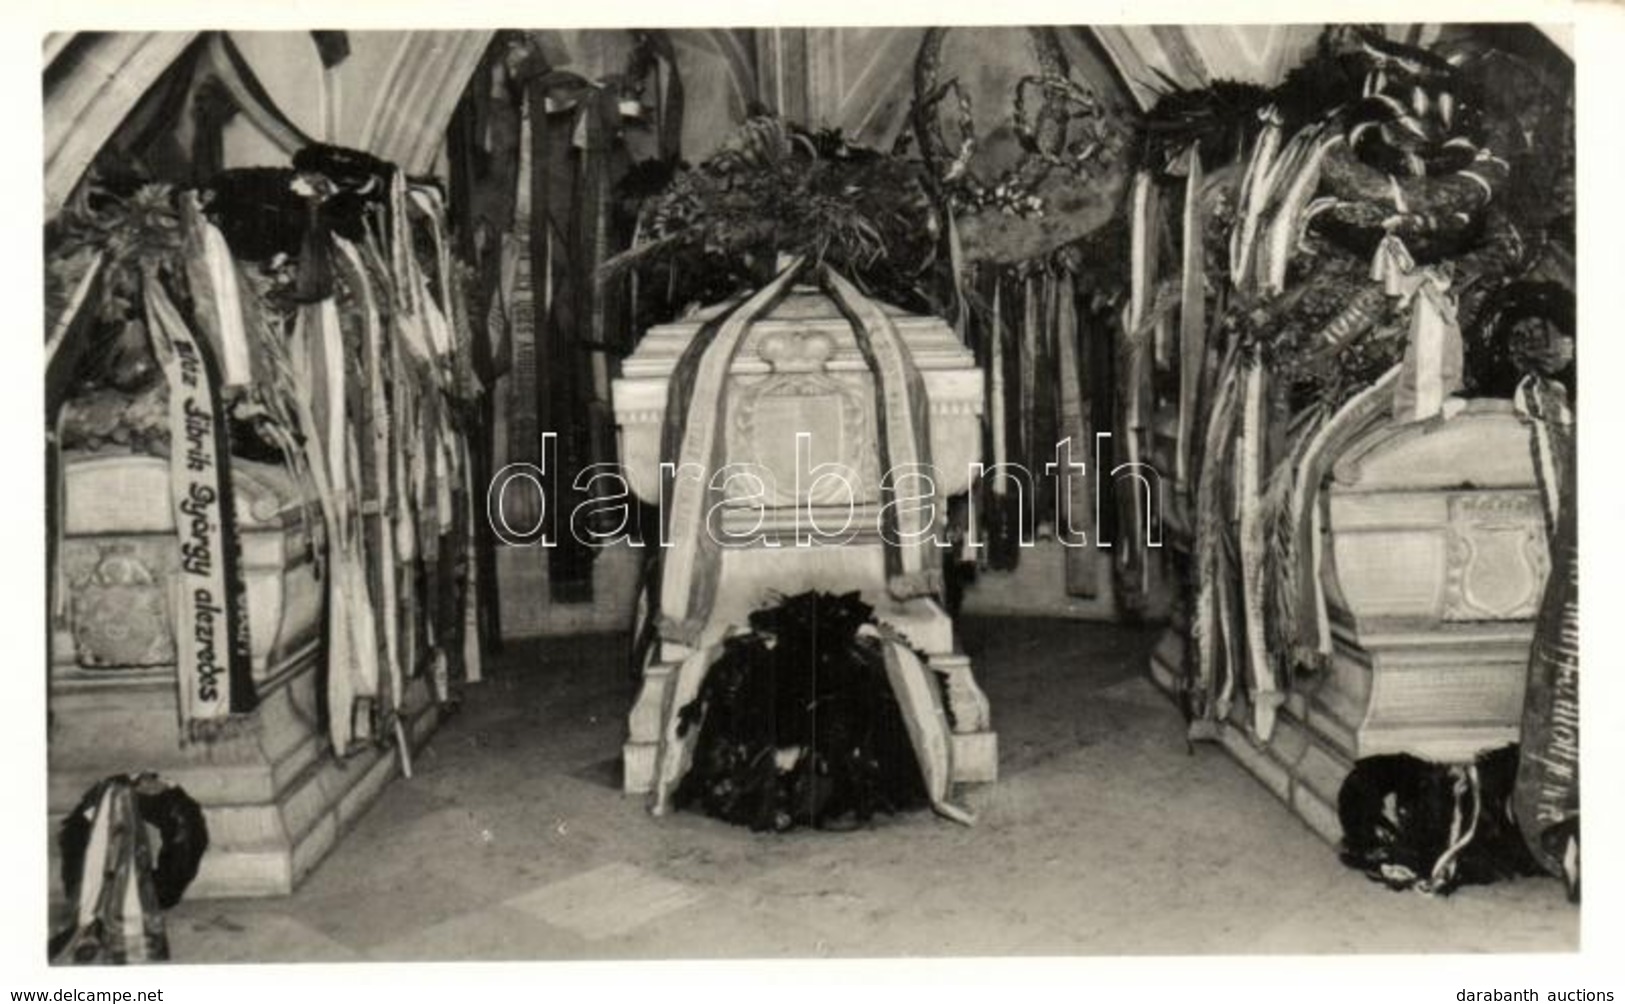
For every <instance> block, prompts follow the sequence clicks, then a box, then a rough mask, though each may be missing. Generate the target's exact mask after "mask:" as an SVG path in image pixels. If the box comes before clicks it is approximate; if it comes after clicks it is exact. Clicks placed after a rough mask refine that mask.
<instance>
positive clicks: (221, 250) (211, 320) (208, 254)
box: [181, 192, 255, 388]
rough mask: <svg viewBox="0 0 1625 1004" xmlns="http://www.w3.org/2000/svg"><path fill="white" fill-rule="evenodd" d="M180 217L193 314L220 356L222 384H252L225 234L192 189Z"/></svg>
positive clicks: (250, 362)
mask: <svg viewBox="0 0 1625 1004" xmlns="http://www.w3.org/2000/svg"><path fill="white" fill-rule="evenodd" d="M181 220H182V225H183V227H184V228H185V231H186V241H187V245H188V251H189V253H188V254H187V255H186V274H187V286H188V288H189V289H190V290H191V293H192V300H193V309H192V316H193V317H194V318H195V319H196V321H197V323H198V327H199V328H200V329H201V331H202V332H203V334H204V336H205V337H207V338H208V339H209V342H210V344H211V345H212V347H213V348H214V350H215V358H217V359H218V360H219V361H220V384H221V387H222V388H234V387H248V386H252V385H253V384H254V382H255V373H254V362H253V356H254V353H253V351H252V349H251V348H250V345H251V342H250V339H249V337H248V326H247V323H246V319H245V315H244V313H243V295H242V290H241V288H240V286H239V284H238V276H237V263H236V261H235V260H234V259H233V258H232V256H231V249H230V248H229V247H228V246H227V244H226V238H225V235H224V234H222V233H221V232H220V228H218V227H216V226H215V225H214V224H213V223H211V222H209V220H208V219H207V218H206V217H205V216H204V215H203V211H202V209H201V208H200V207H199V205H198V197H197V194H196V193H195V192H189V193H187V194H186V196H185V197H184V198H183V199H182V200H181Z"/></svg>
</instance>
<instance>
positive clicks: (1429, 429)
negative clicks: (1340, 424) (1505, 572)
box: [1329, 398, 1535, 495]
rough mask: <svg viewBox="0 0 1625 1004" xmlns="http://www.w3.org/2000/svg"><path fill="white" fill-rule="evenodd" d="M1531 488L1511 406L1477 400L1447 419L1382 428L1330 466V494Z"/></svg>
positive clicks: (1525, 436)
mask: <svg viewBox="0 0 1625 1004" xmlns="http://www.w3.org/2000/svg"><path fill="white" fill-rule="evenodd" d="M1534 484H1535V468H1534V459H1533V455H1532V453H1531V449H1530V430H1529V426H1528V425H1527V424H1525V422H1524V421H1523V420H1522V419H1520V418H1519V417H1518V416H1517V414H1516V413H1515V412H1514V411H1513V410H1512V402H1510V401H1503V400H1498V399H1491V398H1480V399H1474V400H1471V401H1468V402H1466V407H1465V408H1464V409H1463V410H1462V412H1461V413H1460V414H1457V415H1455V416H1453V417H1451V418H1449V419H1444V420H1434V421H1427V422H1412V423H1409V424H1406V425H1392V424H1384V425H1382V426H1381V427H1379V428H1377V429H1375V430H1373V431H1371V432H1369V433H1366V434H1365V435H1364V436H1362V437H1360V438H1359V439H1357V440H1356V441H1355V442H1354V443H1353V445H1351V446H1350V447H1349V448H1348V449H1347V450H1345V451H1344V453H1343V455H1342V456H1341V457H1339V458H1338V460H1337V463H1336V464H1335V465H1333V467H1332V482H1331V485H1330V487H1329V491H1330V492H1331V493H1332V494H1333V495H1337V494H1344V493H1368V492H1387V491H1410V492H1415V491H1435V490H1440V489H1468V488H1476V489H1485V488H1516V489H1528V488H1531V487H1533V486H1534Z"/></svg>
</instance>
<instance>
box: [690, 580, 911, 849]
mask: <svg viewBox="0 0 1625 1004" xmlns="http://www.w3.org/2000/svg"><path fill="white" fill-rule="evenodd" d="M866 627H868V628H871V629H873V630H869V631H865V630H864V628H866ZM750 628H751V630H750V633H749V634H742V635H736V636H734V637H732V638H729V639H728V640H727V641H726V642H724V645H723V651H722V655H721V657H720V658H718V660H717V661H716V663H715V664H714V665H713V666H712V667H711V670H710V673H709V674H708V675H707V676H706V679H705V683H704V684H703V685H702V686H701V688H700V692H699V695H698V696H697V697H696V698H695V699H694V701H693V702H691V703H690V704H688V705H687V706H686V707H684V708H683V709H682V710H681V711H680V712H679V713H678V720H679V723H680V724H679V729H681V730H682V734H683V735H687V734H688V730H690V729H698V730H699V735H698V739H697V742H696V743H695V747H694V760H693V765H692V766H691V767H690V768H689V771H688V774H687V775H686V776H685V777H684V778H683V780H682V782H681V784H679V786H678V788H677V791H676V796H675V803H676V805H677V807H678V808H686V807H688V806H691V805H697V806H699V807H700V809H702V810H703V811H704V812H706V813H707V814H708V815H712V816H715V817H717V818H718V819H722V820H726V821H727V822H730V823H734V824H736V825H739V826H749V827H750V828H751V829H752V830H756V831H774V832H783V831H785V830H790V829H793V828H795V827H798V826H811V827H815V828H820V829H840V828H849V827H852V826H856V825H859V824H862V823H864V822H867V821H868V820H870V819H871V818H873V816H874V815H875V813H877V812H886V813H896V812H901V811H904V810H908V809H915V808H920V807H923V806H924V805H925V804H926V801H927V799H926V791H925V782H924V780H923V779H922V777H921V773H920V766H919V762H918V760H916V758H915V755H914V748H913V746H912V745H911V744H910V741H909V736H908V732H907V730H906V728H905V727H904V723H903V713H902V710H901V709H900V708H899V706H898V703H897V699H896V697H895V696H894V695H893V693H892V689H891V684H890V682H889V679H888V677H887V674H886V667H885V650H884V647H883V646H885V645H887V644H891V643H892V640H894V639H893V638H892V636H890V635H889V634H888V633H887V629H886V628H884V627H882V626H881V625H879V624H878V623H877V622H876V620H875V617H874V608H873V607H871V606H870V605H869V604H867V603H865V602H863V601H862V600H861V599H859V596H858V594H857V593H855V592H854V593H846V594H844V595H840V596H837V595H834V594H832V593H823V592H805V593H800V594H798V595H795V596H791V597H789V598H787V599H784V600H782V601H780V602H779V603H777V604H775V605H773V606H770V607H767V608H765V609H762V610H758V611H756V612H755V613H753V614H751V616H750ZM921 658H922V659H923V658H924V656H921Z"/></svg>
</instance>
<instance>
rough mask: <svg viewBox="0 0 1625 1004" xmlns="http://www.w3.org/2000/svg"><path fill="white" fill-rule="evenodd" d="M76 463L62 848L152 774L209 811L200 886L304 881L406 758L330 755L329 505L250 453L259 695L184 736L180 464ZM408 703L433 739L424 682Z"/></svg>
mask: <svg viewBox="0 0 1625 1004" xmlns="http://www.w3.org/2000/svg"><path fill="white" fill-rule="evenodd" d="M63 476H64V481H65V491H64V495H65V501H66V505H65V509H64V517H63V527H62V531H63V540H62V544H61V548H60V551H59V555H58V569H57V574H58V575H59V577H60V578H59V581H60V582H61V586H62V593H63V604H62V606H63V609H62V611H61V615H60V616H59V617H57V618H56V619H55V620H54V622H53V642H52V646H51V653H52V663H51V668H50V710H51V725H50V733H49V773H50V792H49V810H50V819H51V822H50V826H51V828H52V834H51V847H52V848H55V846H56V841H55V826H56V823H57V821H58V820H60V819H61V818H62V816H63V815H64V814H66V813H67V812H68V811H69V810H71V809H72V808H73V806H74V805H75V804H76V803H77V802H78V801H79V799H80V797H81V796H82V795H83V794H84V792H85V790H86V789H87V788H89V787H90V786H91V785H92V784H94V783H95V782H97V781H99V780H101V779H102V778H104V777H106V776H108V775H110V774H115V773H126V772H134V771H145V770H151V771H156V772H157V773H158V774H159V775H161V776H162V777H163V778H164V780H166V781H170V782H173V783H176V784H179V785H180V786H181V787H183V788H185V789H186V791H187V793H188V794H189V795H191V796H192V797H193V798H195V799H197V801H198V802H199V803H200V804H201V805H202V806H203V810H204V814H205V818H206V820H207V823H208V828H209V849H208V852H207V853H206V854H205V855H204V857H203V862H202V868H201V870H200V872H199V873H198V877H197V880H196V881H195V882H194V883H193V884H192V885H191V886H190V887H189V888H188V890H187V895H188V896H189V897H193V898H207V897H216V896H259V895H277V894H285V893H289V892H292V891H293V887H294V885H295V884H296V883H297V882H298V880H299V879H300V878H301V877H302V876H303V875H304V874H305V873H306V872H308V871H309V870H310V869H311V868H313V867H314V866H315V865H316V863H317V862H318V861H319V860H320V859H321V858H322V856H323V855H324V854H326V852H327V851H328V850H330V849H331V848H332V847H333V845H334V844H335V842H336V841H337V839H338V836H339V834H340V833H341V832H342V831H343V830H344V829H346V828H347V827H348V826H349V825H350V823H351V822H352V821H353V820H355V819H356V818H358V817H359V816H360V814H361V812H362V811H363V810H364V809H365V808H366V807H367V806H368V805H369V804H370V803H371V800H372V799H373V798H374V797H375V796H376V795H378V794H379V793H380V792H381V791H382V788H383V786H384V784H385V782H387V781H388V780H389V779H390V777H391V776H392V775H393V773H394V771H395V770H396V760H395V757H394V755H393V754H392V753H391V752H389V751H388V750H387V749H382V748H380V749H378V750H376V751H373V750H369V751H366V752H363V753H358V754H356V755H354V756H352V757H350V758H348V759H346V760H345V761H343V762H340V761H337V760H335V759H334V758H333V757H332V755H331V754H330V753H329V752H328V741H327V737H326V730H325V729H324V728H323V727H322V726H321V723H320V718H319V715H320V707H321V697H320V696H319V694H318V690H319V677H320V673H319V668H320V663H321V660H322V659H323V658H324V646H323V643H322V615H323V606H324V604H323V592H324V589H323V583H322V581H321V578H320V575H321V572H320V570H319V569H318V567H317V557H316V550H315V547H316V542H315V541H313V539H312V535H311V530H312V527H313V526H315V525H316V524H317V523H319V522H320V520H321V516H320V514H319V510H318V509H316V507H315V503H314V500H313V499H310V498H308V497H307V496H306V494H305V493H304V492H302V491H301V489H300V487H299V485H298V483H297V482H296V481H295V480H294V479H293V478H292V477H291V476H290V475H289V474H288V473H287V472H286V471H285V470H283V469H282V468H281V467H278V466H274V465H266V464H260V463H254V462H252V461H247V460H242V459H237V460H235V461H234V462H233V464H232V481H233V485H234V488H235V497H236V513H237V523H238V527H239V530H240V540H241V557H242V560H241V569H242V575H243V580H244V592H245V597H246V600H247V606H248V622H249V637H250V651H251V656H252V663H251V665H252V671H253V677H254V684H255V690H256V693H257V695H258V705H257V706H256V708H255V710H254V711H253V712H252V714H251V716H250V718H251V719H252V720H251V722H250V723H249V724H248V726H247V727H246V728H244V729H241V730H236V731H234V732H233V733H232V734H229V735H226V736H222V737H220V738H218V739H215V740H211V741H208V742H192V743H185V744H183V743H182V741H181V738H180V732H181V728H180V721H179V717H180V715H179V706H178V701H177V683H176V667H175V640H174V622H173V618H172V614H171V609H172V604H173V603H174V579H175V576H176V572H177V569H178V567H179V555H178V553H177V548H176V535H175V523H174V512H173V509H172V508H171V505H170V480H169V478H170V475H169V460H168V458H165V457H155V456H134V455H90V454H85V455H75V454H71V453H70V454H67V455H66V456H65V457H64V464H63ZM407 705H408V707H409V709H412V710H411V711H410V713H409V715H408V720H409V722H410V725H409V729H410V731H411V737H412V739H413V741H414V742H416V741H419V740H421V739H422V738H423V737H425V736H426V735H427V734H428V731H429V730H430V729H431V728H432V727H433V724H434V721H435V718H436V715H437V712H436V711H435V707H434V704H433V702H432V701H431V700H430V699H429V695H428V692H427V688H426V687H425V686H423V685H422V681H421V680H414V681H413V686H412V687H409V688H408V694H407ZM53 874H54V873H53ZM54 888H55V887H54V884H53V889H54Z"/></svg>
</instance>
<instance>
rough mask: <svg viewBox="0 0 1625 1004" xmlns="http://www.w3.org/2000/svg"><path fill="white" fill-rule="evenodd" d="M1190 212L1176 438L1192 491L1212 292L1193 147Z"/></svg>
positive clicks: (1178, 466) (1181, 479)
mask: <svg viewBox="0 0 1625 1004" xmlns="http://www.w3.org/2000/svg"><path fill="white" fill-rule="evenodd" d="M1184 161H1185V213H1184V219H1183V221H1182V223H1183V225H1182V227H1181V235H1182V239H1183V241H1184V244H1183V248H1182V252H1181V254H1180V267H1181V270H1182V273H1181V282H1180V291H1179V416H1178V421H1179V425H1178V431H1177V432H1176V434H1175V439H1174V442H1175V448H1174V481H1175V482H1176V483H1177V484H1178V485H1179V486H1180V487H1181V489H1182V490H1184V491H1186V492H1189V491H1190V490H1191V466H1192V465H1191V457H1190V454H1191V450H1192V449H1193V448H1194V447H1195V445H1196V444H1195V443H1194V442H1192V437H1193V430H1194V429H1195V427H1196V404H1197V400H1196V399H1197V394H1198V392H1199V391H1200V389H1201V385H1202V370H1203V368H1204V365H1205V363H1206V360H1207V292H1206V287H1205V283H1204V270H1205V264H1206V263H1205V261H1204V258H1203V243H1204V242H1203V218H1202V152H1201V148H1200V145H1199V144H1196V143H1192V144H1191V147H1190V150H1189V151H1188V152H1187V153H1186V155H1185V158H1184Z"/></svg>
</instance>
